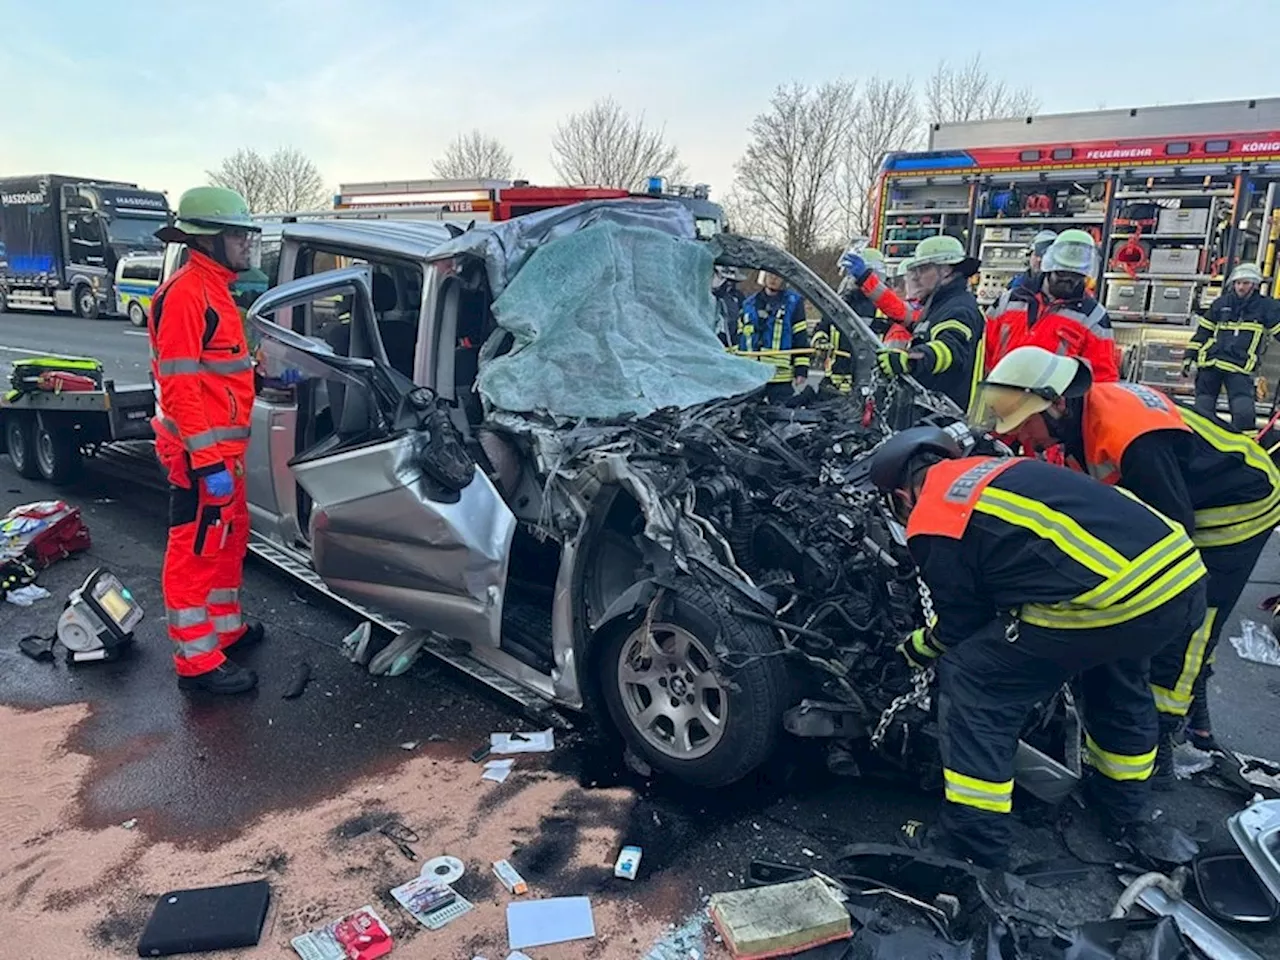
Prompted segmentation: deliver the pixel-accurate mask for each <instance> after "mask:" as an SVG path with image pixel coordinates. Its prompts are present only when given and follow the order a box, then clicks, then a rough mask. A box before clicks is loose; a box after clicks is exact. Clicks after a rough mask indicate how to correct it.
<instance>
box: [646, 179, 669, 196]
mask: <svg viewBox="0 0 1280 960" xmlns="http://www.w3.org/2000/svg"><path fill="white" fill-rule="evenodd" d="M666 185H667V182H666V180H664V179H663V178H662V177H650V178H649V186H648V192H649V193H653V194H661V193H662V192H663V188H664V187H666Z"/></svg>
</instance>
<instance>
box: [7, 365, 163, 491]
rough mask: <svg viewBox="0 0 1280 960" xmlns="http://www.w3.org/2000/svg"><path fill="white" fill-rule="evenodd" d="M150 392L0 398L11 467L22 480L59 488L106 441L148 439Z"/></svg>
mask: <svg viewBox="0 0 1280 960" xmlns="http://www.w3.org/2000/svg"><path fill="white" fill-rule="evenodd" d="M154 412H155V394H154V392H153V391H152V389H151V385H150V384H149V383H142V384H129V385H124V386H116V383H115V381H114V380H107V381H105V382H104V383H103V387H102V389H101V390H87V391H71V390H64V391H62V392H60V393H52V392H48V391H27V392H22V393H9V394H6V395H5V396H3V397H0V438H3V442H4V450H5V452H6V453H8V455H9V459H10V460H12V461H13V466H14V469H15V470H17V472H18V473H19V474H20V475H21V476H23V477H25V478H27V479H28V480H46V481H48V482H49V483H55V484H62V483H69V482H70V481H72V480H74V479H75V478H76V476H77V475H78V474H79V473H80V468H81V466H82V465H83V461H84V458H85V457H86V456H94V455H96V453H97V452H98V449H99V448H100V447H101V446H102V445H103V444H106V443H112V442H114V441H118V440H150V439H152V436H153V435H152V432H151V417H152V415H153V413H154Z"/></svg>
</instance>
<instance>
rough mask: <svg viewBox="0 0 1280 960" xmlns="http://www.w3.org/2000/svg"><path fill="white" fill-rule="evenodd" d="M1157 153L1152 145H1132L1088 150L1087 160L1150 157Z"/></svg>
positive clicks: (1086, 153)
mask: <svg viewBox="0 0 1280 960" xmlns="http://www.w3.org/2000/svg"><path fill="white" fill-rule="evenodd" d="M1154 153H1155V149H1154V148H1152V147H1130V148H1127V149H1122V150H1088V151H1086V152H1085V155H1084V158H1085V159H1086V160H1128V159H1130V158H1133V157H1150V156H1152V155H1153V154H1154Z"/></svg>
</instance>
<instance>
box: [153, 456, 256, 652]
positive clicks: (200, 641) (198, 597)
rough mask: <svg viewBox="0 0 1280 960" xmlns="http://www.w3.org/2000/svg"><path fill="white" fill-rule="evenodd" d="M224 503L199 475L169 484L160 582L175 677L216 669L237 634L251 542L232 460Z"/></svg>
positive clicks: (239, 475)
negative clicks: (211, 494) (166, 535)
mask: <svg viewBox="0 0 1280 960" xmlns="http://www.w3.org/2000/svg"><path fill="white" fill-rule="evenodd" d="M232 467H233V469H232V476H233V477H234V480H235V487H234V489H233V491H232V494H231V498H230V499H229V500H211V499H210V498H209V497H208V495H207V494H206V493H205V492H204V486H203V484H202V483H201V482H200V481H199V480H194V481H193V482H192V486H191V487H190V488H186V487H177V486H171V487H170V488H169V544H168V547H167V548H166V549H165V554H164V570H163V573H162V575H161V586H162V588H163V590H164V605H165V610H166V613H167V614H168V621H169V639H170V640H172V641H173V663H174V667H175V668H176V669H177V671H178V676H181V677H194V676H198V675H199V674H202V673H208V672H209V671H210V670H216V669H217V668H218V667H220V666H221V665H222V664H223V663H224V662H225V660H226V657H225V656H224V655H223V653H222V651H223V650H224V649H225V648H226V647H227V646H229V645H230V644H232V643H234V642H235V641H236V640H238V639H240V637H241V635H242V634H243V633H244V631H245V624H244V621H243V618H242V616H241V612H240V584H241V581H242V580H243V577H244V556H245V551H246V550H247V549H248V546H249V506H248V501H247V500H246V499H245V486H244V465H243V462H236V463H235V464H233V465H232Z"/></svg>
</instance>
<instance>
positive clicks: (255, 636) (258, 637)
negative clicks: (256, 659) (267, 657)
mask: <svg viewBox="0 0 1280 960" xmlns="http://www.w3.org/2000/svg"><path fill="white" fill-rule="evenodd" d="M266 636H267V628H266V627H264V626H263V625H262V624H260V623H258V622H257V621H252V622H250V623H249V625H248V626H247V627H246V628H245V631H244V633H242V634H240V636H239V638H238V639H236V640H233V641H231V643H229V644H227V645H226V646H225V647H223V648H222V650H223V652H224V653H226V652H228V651H230V650H235V651H237V652H239V651H241V650H248V649H249V648H250V647H253V646H256V645H258V644H259V643H261V642H262V641H263V640H264V639H265V638H266Z"/></svg>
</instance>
